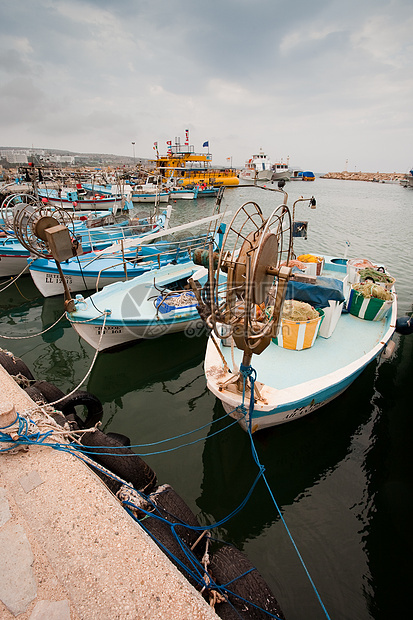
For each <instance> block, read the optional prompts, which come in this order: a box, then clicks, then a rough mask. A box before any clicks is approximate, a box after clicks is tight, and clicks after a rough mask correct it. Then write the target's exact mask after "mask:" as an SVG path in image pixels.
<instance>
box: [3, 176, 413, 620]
mask: <svg viewBox="0 0 413 620" xmlns="http://www.w3.org/2000/svg"><path fill="white" fill-rule="evenodd" d="M286 189H287V191H288V192H289V194H290V200H289V204H290V206H291V205H292V201H293V200H294V199H295V198H297V197H298V196H299V195H300V194H301V193H303V194H304V195H306V196H307V195H308V196H311V194H314V195H315V197H316V199H317V209H316V210H310V209H309V208H308V207H307V206H303V205H301V206H298V208H297V213H296V218H297V219H305V220H309V235H308V240H302V239H300V240H298V241H297V240H296V242H295V250H296V253H303V252H318V253H323V252H324V253H327V254H336V255H338V256H340V255H343V254H344V252H345V249H346V242H348V243H349V244H350V245H349V247H348V257H349V258H352V257H353V258H360V257H366V258H370V259H372V260H373V261H375V262H378V263H383V264H385V265H386V267H387V269H388V271H389V272H390V273H391V274H392V275H393V276H395V277H396V280H397V283H396V284H397V292H398V304H399V312H398V314H399V316H403V315H406V314H407V313H408V312H409V311H411V307H412V301H413V275H412V274H413V269H412V266H413V251H412V247H413V243H412V239H413V217H412V213H413V191H411V190H409V189H405V188H402V187H400V186H399V185H394V184H379V183H367V182H357V181H354V182H352V181H337V180H327V179H316V181H315V182H314V183H303V182H291V183H289V184H287V186H286ZM250 191H252V190H249V189H248V188H243V189H242V190H235V191H234V192H232V194H230V192H227V195H228V198H227V200H228V201H229V203H231V205H232V207H233V209H234V208H236V207H238V206H240V205H241V204H242V203H243V202H245V201H246V200H248V198H249V192H250ZM262 194H265V196H262V197H260V201H259V204H260V206H262V208H263V211H264V213H266V214H267V215H268V214H269V213H270V212H271V210H272V208H274V206H276V205H277V204H278V203H279V202H280V200H279V197H278V196H280V195H277V198H276V199H274V196H273V195H271V196H270V197H268V196H267V195H266V194H267V193H266V192H262ZM274 200H275V202H274ZM213 204H214V201H213V199H203V200H198V201H196V202H192V201H180V202H177V203H175V204H174V211H173V214H172V222H171V225H176V224H180V223H183V222H186V221H190V220H192V219H195V218H197V217H204V216H206V215H209V214H211V213H212V208H213ZM0 288H1V287H0ZM62 312H63V302H62V299H61V298H49V299H43V298H42V297H41V296H40V295H39V293H38V291H37V289H36V288H35V286H34V285H33V283H32V281H31V278H30V277H29V276H26V277H23V278H20V279H19V280H18V282H17V283H16V284H15V285H13V286H12V287H9V288H8V289H7V290H6V291H4V292H3V293H1V294H0V334H1V335H6V336H22V335H24V334H26V333H27V334H35V333H38V332H40V331H41V330H43V329H45V328H46V327H48V326H50V325H51V324H53V322H54V321H55V320H56V319H57V318H58V317H59V316H60V315H61V314H62ZM394 339H395V342H396V350H395V353H394V355H393V358H392V359H390V360H388V361H377V362H374V363H372V364H371V365H370V366H369V367H368V368H367V369H366V370H365V371H364V372H363V374H362V375H361V376H360V377H359V378H358V379H357V380H356V382H355V383H354V384H353V385H352V386H351V387H350V388H349V389H348V390H347V392H345V393H344V394H343V395H342V396H341V397H339V398H338V399H336V400H335V401H333V402H332V403H330V404H329V405H327V406H325V407H324V408H322V409H320V410H318V411H317V412H315V413H314V414H312V415H310V416H307V417H306V418H303V419H302V420H298V421H295V422H291V423H290V424H286V425H283V426H280V427H275V428H272V429H269V430H266V431H261V432H259V433H257V434H256V435H255V436H254V441H255V445H256V448H257V452H258V455H259V458H260V461H261V463H262V464H263V465H264V466H265V474H266V476H267V480H268V482H269V485H270V487H271V490H272V492H273V495H274V498H275V500H276V502H277V504H278V506H279V508H280V510H281V511H282V514H283V517H284V519H285V522H286V523H287V525H288V528H289V530H290V532H291V535H292V537H293V539H294V541H295V544H296V546H297V548H298V549H299V551H300V553H301V556H302V558H303V560H304V562H305V565H306V567H307V569H308V572H309V574H310V575H311V578H312V580H313V581H314V584H315V586H316V588H317V591H318V593H319V596H320V598H321V600H322V601H323V604H324V605H325V608H326V610H327V612H328V614H329V616H330V618H332V619H334V620H344V619H345V620H356V619H357V620H367V619H368V618H374V619H375V620H382V619H383V620H384V619H386V620H387V619H388V618H390V617H394V616H399V617H406V616H407V614H409V617H410V615H411V587H412V583H413V557H412V542H413V541H412V525H411V523H412V522H411V519H412V515H413V510H412V508H413V506H412V504H413V499H412V497H413V496H412V466H411V465H412V460H411V452H412V449H411V437H412V405H411V402H412V393H411V392H410V388H409V385H410V381H411V380H412V378H413V358H412V353H413V335H411V336H405V337H401V336H398V335H396V336H395V338H394ZM205 344H206V337H205V335H200V336H198V337H194V338H186V337H185V336H184V335H183V334H175V335H171V336H166V337H163V338H161V339H159V340H156V341H153V342H148V341H145V342H140V343H137V344H136V345H134V346H133V347H131V348H129V349H125V350H123V351H118V352H114V353H110V352H109V353H101V354H99V355H98V357H97V361H96V363H95V365H94V367H93V369H92V372H91V374H90V377H89V378H88V380H87V381H86V383H85V384H84V385H83V389H87V390H88V391H90V392H92V393H93V394H95V395H96V396H97V397H98V398H99V399H101V401H102V403H103V404H104V418H103V430H105V431H109V430H110V431H116V432H120V433H124V434H126V435H128V436H129V437H130V438H131V441H132V444H139V445H140V446H142V445H144V447H142V448H137V449H136V451H137V452H139V453H140V454H142V455H147V456H145V459H146V461H147V462H148V463H149V464H150V465H151V467H152V468H153V469H154V470H155V471H156V473H157V475H158V480H159V483H160V484H164V483H169V484H171V485H172V486H173V487H174V488H175V490H176V491H177V492H178V493H179V494H180V495H181V496H182V497H183V498H184V499H185V501H186V502H187V503H188V504H189V506H190V507H191V508H192V509H193V511H194V512H195V513H196V514H197V515H198V517H199V519H200V521H201V523H204V524H212V523H215V522H218V521H220V520H222V519H224V518H225V517H226V516H227V515H230V514H231V513H232V512H233V511H234V510H235V509H236V508H237V507H238V506H239V504H240V503H241V502H242V501H243V499H244V498H245V497H246V496H247V494H248V492H249V490H250V488H251V485H252V484H253V482H254V480H255V478H256V475H257V466H256V464H255V463H254V461H253V458H252V456H251V447H250V443H249V439H248V436H247V434H246V433H244V431H242V430H241V428H240V427H239V426H238V425H235V426H231V427H230V421H229V420H227V419H223V415H224V412H223V409H222V406H221V404H220V402H219V401H217V400H216V399H215V398H214V397H213V396H212V395H211V394H210V393H209V392H208V390H207V389H206V382H205V378H204V374H203V356H204V350H205ZM0 345H1V346H2V347H3V348H6V349H9V350H11V351H12V352H13V353H14V354H15V355H17V356H19V357H21V358H22V359H23V360H24V361H25V362H26V364H27V365H28V367H29V368H30V369H31V371H32V372H33V374H34V375H35V377H36V378H37V379H44V380H46V381H50V382H51V383H54V384H55V385H56V386H58V387H60V388H61V389H62V390H63V391H65V392H66V393H67V392H69V391H71V390H72V389H73V388H74V387H75V386H76V385H77V384H78V383H79V382H80V381H81V380H82V379H83V377H84V376H85V375H86V373H87V371H88V369H89V367H90V364H91V362H92V359H93V355H94V350H93V349H92V348H91V347H90V346H89V345H87V344H86V343H85V342H83V341H82V340H80V338H79V337H78V336H77V335H76V333H75V331H74V330H73V329H72V328H71V327H70V325H69V323H68V322H67V321H65V320H62V321H61V322H60V323H59V324H58V325H57V326H56V327H55V328H54V329H52V330H50V331H48V332H47V333H46V334H44V335H43V336H36V337H34V338H28V339H24V340H4V339H1V342H0ZM299 372H300V368H299V367H297V373H299ZM221 418H222V419H221ZM200 427H203V428H202V429H201V430H197V431H196V432H194V433H193V434H190V435H185V434H186V433H188V432H190V431H194V430H196V429H199V428H200ZM218 430H221V431H222V432H220V433H217V431H218ZM181 435H182V437H179V438H178V439H174V440H173V441H169V442H166V443H156V445H150V444H154V443H155V442H160V441H161V440H166V439H168V438H171V437H176V436H181ZM147 444H149V445H147ZM214 534H215V535H216V536H217V537H218V538H220V539H222V540H225V541H229V542H231V543H233V544H235V545H236V546H237V547H238V548H239V549H241V550H242V551H243V552H244V553H246V554H247V555H248V557H249V558H250V560H251V561H252V562H253V563H254V564H255V565H256V566H257V567H258V569H259V571H260V572H261V573H262V575H263V576H264V578H265V579H266V581H267V582H268V584H269V586H270V587H271V588H272V590H273V591H274V593H275V595H276V597H277V598H278V600H279V602H280V605H281V607H282V609H283V610H284V613H285V615H286V617H287V619H288V620H303V619H306V620H309V619H310V620H313V619H314V620H317V619H322V618H324V617H326V615H325V613H324V611H323V609H322V607H321V605H320V603H319V601H318V599H317V596H316V594H315V593H314V591H313V588H312V586H311V584H310V581H309V579H308V577H307V575H306V573H305V571H304V569H303V567H302V565H301V563H300V561H299V559H298V557H297V553H296V551H295V549H294V546H293V544H292V542H291V540H290V538H289V536H288V534H287V532H286V530H285V527H284V525H283V523H282V521H281V519H280V517H279V516H278V513H277V510H276V508H275V506H274V503H273V501H272V499H271V497H270V495H269V492H268V489H267V488H266V487H265V485H264V483H263V482H262V480H261V481H260V482H259V483H258V485H257V486H256V488H255V490H254V492H253V494H252V496H251V498H250V499H249V501H248V503H247V505H246V506H245V507H244V509H243V510H242V511H241V512H240V513H239V514H236V516H234V517H232V518H231V519H230V520H229V521H227V522H225V524H224V525H221V526H220V527H219V528H217V529H216V530H215V531H214Z"/></svg>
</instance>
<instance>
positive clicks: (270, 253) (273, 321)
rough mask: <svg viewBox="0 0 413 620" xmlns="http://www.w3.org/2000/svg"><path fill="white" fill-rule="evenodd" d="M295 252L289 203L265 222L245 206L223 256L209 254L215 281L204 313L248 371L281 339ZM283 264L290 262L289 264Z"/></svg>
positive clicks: (233, 224)
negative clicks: (229, 341)
mask: <svg viewBox="0 0 413 620" xmlns="http://www.w3.org/2000/svg"><path fill="white" fill-rule="evenodd" d="M291 251H292V225H291V215H290V211H289V209H288V207H287V206H286V205H285V204H282V205H280V206H279V207H277V208H276V209H274V210H273V212H272V213H271V215H270V216H269V217H268V218H265V217H264V215H263V213H262V210H261V208H260V207H259V206H258V204H257V203H256V202H253V201H250V202H246V203H244V204H243V205H242V206H241V207H240V208H239V209H238V210H237V212H236V213H235V215H234V217H233V219H232V221H231V223H230V224H229V226H228V228H227V230H226V232H225V237H224V241H223V245H222V249H221V251H220V253H219V254H213V253H212V248H211V249H210V252H209V278H208V282H207V284H206V285H205V287H204V290H203V292H202V295H201V302H200V307H201V308H200V313H201V316H203V318H204V320H205V321H206V323H207V325H208V327H209V328H210V329H211V330H212V331H213V333H214V334H215V336H217V337H218V338H220V339H224V340H226V339H229V338H233V341H234V344H235V346H236V347H237V348H238V349H241V350H242V351H243V352H244V355H243V362H242V364H243V366H249V365H250V363H251V358H252V355H253V354H254V353H255V354H260V353H262V351H264V350H265V348H266V347H267V346H268V345H269V343H270V342H271V339H272V338H274V337H275V336H276V335H277V332H278V328H279V325H280V318H281V311H282V305H283V302H284V298H285V292H286V286H287V283H288V279H289V277H290V274H291V268H290V267H287V266H286V265H287V264H288V262H289V260H290V257H291ZM282 263H285V265H283V264H282Z"/></svg>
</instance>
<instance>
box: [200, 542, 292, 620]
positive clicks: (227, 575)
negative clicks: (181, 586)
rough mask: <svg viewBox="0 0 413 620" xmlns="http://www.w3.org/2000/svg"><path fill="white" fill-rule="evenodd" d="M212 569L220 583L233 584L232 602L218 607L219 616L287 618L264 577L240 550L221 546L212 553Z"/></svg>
mask: <svg viewBox="0 0 413 620" xmlns="http://www.w3.org/2000/svg"><path fill="white" fill-rule="evenodd" d="M208 571H209V573H210V575H211V577H212V579H213V580H214V582H215V583H216V584H217V585H221V586H225V584H227V583H229V584H230V586H229V590H230V591H231V593H226V596H227V597H228V602H225V603H218V604H216V606H215V613H216V614H218V616H221V617H222V618H225V619H229V620H232V619H234V620H239V618H240V617H241V618H244V619H248V618H251V619H252V618H253V619H254V620H260V619H262V620H266V619H267V618H268V617H274V616H275V617H276V618H283V619H284V618H285V616H284V614H283V613H282V611H281V608H280V606H279V604H278V601H277V599H276V598H275V596H274V594H273V593H272V592H271V590H270V589H269V587H268V585H267V584H266V582H265V581H264V579H263V577H262V576H261V575H260V573H259V572H258V571H257V569H256V568H255V567H254V566H253V565H252V564H251V562H250V561H249V559H248V558H247V557H246V555H244V554H243V553H242V552H241V551H239V549H236V548H235V547H231V546H226V547H221V549H219V550H218V551H217V552H216V553H213V554H212V557H211V558H210V564H209V568H208Z"/></svg>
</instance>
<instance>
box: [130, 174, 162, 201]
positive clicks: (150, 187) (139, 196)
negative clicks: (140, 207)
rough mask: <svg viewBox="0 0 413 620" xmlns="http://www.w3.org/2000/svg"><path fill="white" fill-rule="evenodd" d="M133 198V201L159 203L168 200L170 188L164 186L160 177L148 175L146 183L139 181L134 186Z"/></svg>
mask: <svg viewBox="0 0 413 620" xmlns="http://www.w3.org/2000/svg"><path fill="white" fill-rule="evenodd" d="M131 199H132V202H133V203H138V202H149V203H153V204H158V203H160V202H168V199H169V190H168V189H166V188H164V187H163V186H162V184H161V182H160V177H156V176H148V178H147V179H146V180H145V183H137V184H136V185H133V186H132V192H131Z"/></svg>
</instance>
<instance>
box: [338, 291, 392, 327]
mask: <svg viewBox="0 0 413 620" xmlns="http://www.w3.org/2000/svg"><path fill="white" fill-rule="evenodd" d="M392 304H393V298H392V299H391V300H389V301H385V300H384V299H377V298H376V297H364V296H363V295H362V294H361V293H359V292H358V291H355V290H354V289H353V288H352V289H351V291H350V297H349V300H348V304H347V310H348V311H349V312H350V314H352V315H353V316H357V317H358V318H359V319H364V320H365V321H380V320H381V319H382V318H383V317H384V316H385V315H386V314H387V312H388V311H389V310H390V308H391V306H392Z"/></svg>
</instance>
